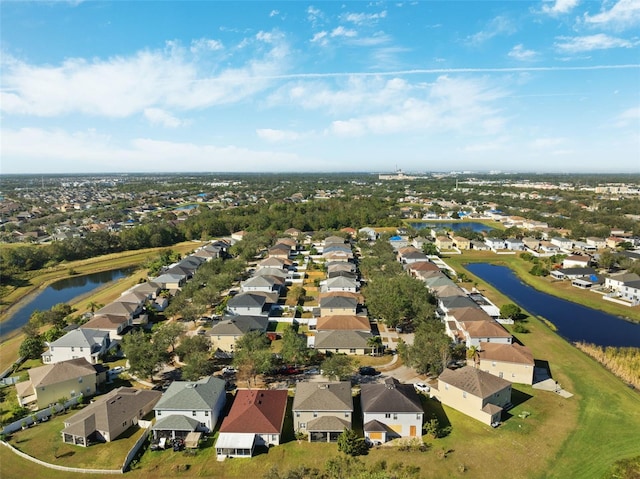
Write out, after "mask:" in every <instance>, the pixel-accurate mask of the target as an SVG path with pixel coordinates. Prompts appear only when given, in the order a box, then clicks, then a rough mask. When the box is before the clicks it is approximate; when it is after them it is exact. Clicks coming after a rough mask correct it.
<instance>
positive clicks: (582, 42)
mask: <svg viewBox="0 0 640 479" xmlns="http://www.w3.org/2000/svg"><path fill="white" fill-rule="evenodd" d="M557 39H558V40H559V41H558V42H556V43H555V47H556V48H557V49H558V50H560V51H561V52H565V53H581V52H589V51H592V50H608V49H609V48H631V47H633V46H634V45H636V44H637V42H630V41H629V40H625V39H623V38H617V37H611V36H609V35H606V34H604V33H597V34H595V35H587V36H582V37H557Z"/></svg>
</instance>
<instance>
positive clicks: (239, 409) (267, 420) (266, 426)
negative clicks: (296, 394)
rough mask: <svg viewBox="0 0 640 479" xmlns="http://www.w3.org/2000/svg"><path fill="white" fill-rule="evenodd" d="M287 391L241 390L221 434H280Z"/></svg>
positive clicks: (222, 426) (285, 407) (221, 428)
mask: <svg viewBox="0 0 640 479" xmlns="http://www.w3.org/2000/svg"><path fill="white" fill-rule="evenodd" d="M287 395H288V392H287V390H285V389H268V390H267V389H240V390H238V392H237V393H236V398H235V400H234V401H233V405H232V406H231V410H230V411H229V415H228V416H227V417H226V418H224V421H222V425H221V426H220V432H236V433H242V432H248V433H260V434H265V433H266V434H280V432H281V431H282V424H283V422H284V415H285V411H286V409H287Z"/></svg>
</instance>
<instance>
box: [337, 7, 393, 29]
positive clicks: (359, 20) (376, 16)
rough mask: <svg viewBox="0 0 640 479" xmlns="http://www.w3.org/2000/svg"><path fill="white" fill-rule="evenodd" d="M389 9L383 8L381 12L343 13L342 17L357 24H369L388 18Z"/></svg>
mask: <svg viewBox="0 0 640 479" xmlns="http://www.w3.org/2000/svg"><path fill="white" fill-rule="evenodd" d="M386 16H387V11H386V10H383V11H381V12H380V13H347V14H344V15H342V18H343V20H344V21H346V22H351V23H354V24H356V25H367V24H371V23H376V22H377V21H378V20H381V19H383V18H386Z"/></svg>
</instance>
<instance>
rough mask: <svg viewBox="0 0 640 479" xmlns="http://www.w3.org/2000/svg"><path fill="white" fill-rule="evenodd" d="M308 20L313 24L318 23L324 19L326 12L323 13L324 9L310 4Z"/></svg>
mask: <svg viewBox="0 0 640 479" xmlns="http://www.w3.org/2000/svg"><path fill="white" fill-rule="evenodd" d="M307 20H308V21H309V22H310V23H311V24H312V25H314V26H315V25H317V24H318V23H319V22H321V21H323V20H324V14H323V13H322V11H321V10H320V9H318V8H316V7H314V6H313V5H312V6H310V7H309V8H307Z"/></svg>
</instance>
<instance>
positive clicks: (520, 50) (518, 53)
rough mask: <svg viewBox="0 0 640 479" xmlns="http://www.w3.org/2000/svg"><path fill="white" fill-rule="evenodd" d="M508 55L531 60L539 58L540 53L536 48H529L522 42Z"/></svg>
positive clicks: (521, 59)
mask: <svg viewBox="0 0 640 479" xmlns="http://www.w3.org/2000/svg"><path fill="white" fill-rule="evenodd" d="M507 55H509V56H510V57H511V58H514V59H516V60H519V61H531V60H535V59H536V58H537V56H538V53H537V52H536V51H534V50H527V49H526V48H524V45H522V43H519V44H518V45H516V46H515V47H513V48H512V49H511V51H510V52H509V53H508V54H507Z"/></svg>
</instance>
